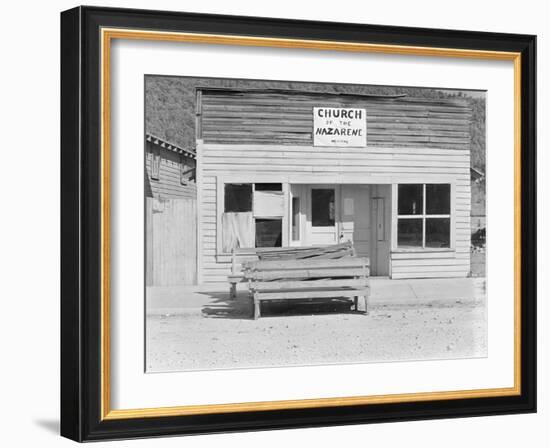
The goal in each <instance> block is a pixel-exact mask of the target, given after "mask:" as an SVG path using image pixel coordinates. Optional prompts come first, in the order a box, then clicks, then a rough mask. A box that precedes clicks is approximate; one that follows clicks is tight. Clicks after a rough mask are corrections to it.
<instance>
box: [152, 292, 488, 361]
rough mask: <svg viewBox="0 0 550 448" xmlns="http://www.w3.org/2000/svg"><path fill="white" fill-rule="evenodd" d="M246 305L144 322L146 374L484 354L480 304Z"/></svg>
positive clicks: (220, 305)
mask: <svg viewBox="0 0 550 448" xmlns="http://www.w3.org/2000/svg"><path fill="white" fill-rule="evenodd" d="M250 313H251V309H250V304H249V302H248V301H247V300H237V301H233V302H231V301H227V300H222V299H220V300H218V301H215V302H214V303H211V304H209V305H208V306H204V307H203V308H202V309H200V310H196V311H189V312H185V313H180V314H157V315H149V316H148V317H147V328H146V330H147V344H146V352H147V353H146V364H147V371H148V372H163V371H174V370H209V369H229V368H247V367H273V366H290V365H312V364H336V363H365V362H380V361H405V360H426V359H445V358H447V359H449V358H455V359H456V358H470V357H483V356H486V355H487V316H486V306H485V303H484V301H473V302H472V301H469V302H462V301H461V300H456V301H452V302H445V303H435V304H430V305H420V306H419V305H410V304H409V305H401V306H397V305H389V304H380V305H375V306H373V307H370V309H369V314H368V315H364V314H360V313H357V312H355V311H351V310H350V302H349V301H345V300H333V301H331V302H330V303H327V302H324V303H319V304H312V303H305V304H296V303H295V302H294V303H284V302H282V303H266V304H264V305H263V306H262V318H260V319H259V320H256V321H254V320H252V319H251V318H250Z"/></svg>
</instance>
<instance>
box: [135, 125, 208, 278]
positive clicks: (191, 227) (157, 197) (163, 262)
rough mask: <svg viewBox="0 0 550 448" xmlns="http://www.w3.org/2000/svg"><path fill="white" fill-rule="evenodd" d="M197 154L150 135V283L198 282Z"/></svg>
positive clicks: (147, 195) (147, 168)
mask: <svg viewBox="0 0 550 448" xmlns="http://www.w3.org/2000/svg"><path fill="white" fill-rule="evenodd" d="M195 166H196V154H195V151H194V150H193V149H189V148H182V147H180V146H178V145H176V144H174V143H171V142H169V141H167V140H166V139H162V138H160V137H157V136H155V135H153V134H149V133H148V134H146V136H145V173H144V174H145V231H146V238H145V241H146V247H145V251H146V257H145V259H146V260H147V261H146V270H145V279H146V280H145V281H146V284H147V285H148V286H170V285H192V284H195V283H196V281H197V238H196V235H197V185H196V182H195V178H196V171H195V170H196V167H195Z"/></svg>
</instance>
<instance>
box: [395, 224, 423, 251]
mask: <svg viewBox="0 0 550 448" xmlns="http://www.w3.org/2000/svg"><path fill="white" fill-rule="evenodd" d="M397 245H398V246H399V247H406V246H412V247H422V219H420V218H409V219H398V220H397Z"/></svg>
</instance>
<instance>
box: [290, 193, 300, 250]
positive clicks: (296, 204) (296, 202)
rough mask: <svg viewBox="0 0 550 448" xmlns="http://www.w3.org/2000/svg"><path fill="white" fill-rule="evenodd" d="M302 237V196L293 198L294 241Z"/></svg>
mask: <svg viewBox="0 0 550 448" xmlns="http://www.w3.org/2000/svg"><path fill="white" fill-rule="evenodd" d="M299 239H300V198H299V197H296V196H295V197H293V198H292V241H297V240H299Z"/></svg>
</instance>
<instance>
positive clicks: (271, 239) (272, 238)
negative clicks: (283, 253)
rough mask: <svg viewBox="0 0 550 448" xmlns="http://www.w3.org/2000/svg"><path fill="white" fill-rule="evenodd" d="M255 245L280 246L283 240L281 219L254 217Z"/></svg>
mask: <svg viewBox="0 0 550 448" xmlns="http://www.w3.org/2000/svg"><path fill="white" fill-rule="evenodd" d="M255 221H256V247H281V246H282V241H283V220H282V219H280V218H279V219H261V218H256V220H255Z"/></svg>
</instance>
